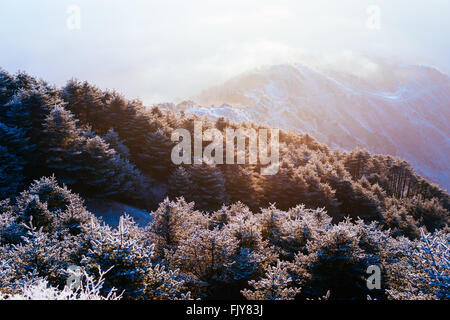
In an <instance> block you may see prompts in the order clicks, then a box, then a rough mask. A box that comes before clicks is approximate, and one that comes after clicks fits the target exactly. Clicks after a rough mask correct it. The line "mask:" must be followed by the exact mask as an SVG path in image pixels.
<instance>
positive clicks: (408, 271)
mask: <svg viewBox="0 0 450 320" xmlns="http://www.w3.org/2000/svg"><path fill="white" fill-rule="evenodd" d="M421 237H422V238H421V240H420V241H417V242H416V243H414V244H413V245H411V246H406V247H405V249H406V250H404V251H403V254H404V255H403V256H402V257H400V259H398V260H397V262H395V263H392V264H389V265H387V272H388V290H387V292H388V294H389V297H390V298H392V299H398V300H435V299H441V300H448V299H450V294H449V292H450V271H449V270H450V263H449V256H450V254H449V246H448V245H449V242H450V236H449V234H448V233H443V232H441V231H439V232H436V233H434V234H432V233H424V232H423V231H422V232H421Z"/></svg>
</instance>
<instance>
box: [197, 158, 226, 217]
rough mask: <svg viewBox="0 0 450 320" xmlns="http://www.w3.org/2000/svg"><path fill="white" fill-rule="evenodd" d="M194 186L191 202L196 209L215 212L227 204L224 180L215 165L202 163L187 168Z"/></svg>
mask: <svg viewBox="0 0 450 320" xmlns="http://www.w3.org/2000/svg"><path fill="white" fill-rule="evenodd" d="M189 173H190V174H191V177H192V183H193V186H194V190H193V194H192V200H193V201H194V202H195V204H196V207H198V208H200V209H204V210H215V209H218V208H219V207H221V206H222V205H223V204H224V203H225V202H227V198H226V194H225V179H224V177H223V174H222V171H221V170H220V169H219V168H218V167H217V166H215V165H209V164H206V163H203V164H201V165H193V166H191V167H190V168H189Z"/></svg>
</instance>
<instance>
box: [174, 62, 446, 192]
mask: <svg viewBox="0 0 450 320" xmlns="http://www.w3.org/2000/svg"><path fill="white" fill-rule="evenodd" d="M375 61H376V62H373V65H374V66H376V68H377V69H376V70H375V71H373V72H369V74H366V75H359V76H358V75H357V74H356V73H357V72H352V71H347V72H343V71H339V70H338V71H336V70H334V69H333V68H331V67H321V68H320V69H319V68H318V67H308V66H305V65H299V64H282V65H275V66H268V67H263V68H259V69H255V70H253V71H249V72H246V73H243V74H241V75H238V76H237V77H234V78H232V79H230V80H228V81H227V82H225V83H224V84H223V85H221V86H216V87H212V88H210V89H207V90H205V91H203V92H202V93H200V94H199V95H198V96H196V97H193V98H192V100H194V101H196V102H198V104H196V103H194V102H192V101H191V102H190V103H189V104H188V105H186V103H181V104H179V105H177V106H176V107H175V109H177V110H182V111H184V112H187V113H196V114H201V115H207V116H209V117H212V118H219V117H226V118H229V119H230V120H232V121H236V122H243V121H249V120H250V121H255V122H257V123H262V124H267V125H271V126H277V127H280V128H281V129H285V130H293V131H297V132H300V133H308V134H311V135H312V136H313V137H314V138H316V139H317V140H318V141H320V142H322V143H326V144H328V145H330V147H332V148H339V149H343V150H350V149H354V148H357V147H364V148H367V149H368V150H369V151H371V152H375V153H387V154H391V155H394V156H398V157H401V158H404V159H406V160H408V161H410V162H412V163H413V165H414V166H415V167H416V169H417V170H418V171H420V172H421V173H423V174H424V175H425V176H427V177H428V178H429V179H431V180H432V181H434V182H436V183H438V184H440V185H441V186H442V187H444V188H446V189H447V190H449V189H450V188H449V187H450V165H449V164H448V163H447V161H446V160H447V159H448V158H449V157H450V130H449V129H448V128H450V121H449V119H450V108H449V107H450V104H449V101H450V90H449V89H450V78H449V77H448V75H446V74H444V73H442V72H440V71H439V70H438V69H436V68H433V67H426V66H414V65H400V64H392V63H388V62H386V61H382V60H375Z"/></svg>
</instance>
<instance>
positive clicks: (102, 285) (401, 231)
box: [0, 70, 450, 300]
mask: <svg viewBox="0 0 450 320" xmlns="http://www.w3.org/2000/svg"><path fill="white" fill-rule="evenodd" d="M188 105H189V103H187V106H188ZM171 109H172V107H170V106H169V108H168V107H167V106H160V107H156V106H155V107H151V108H149V107H146V106H144V105H143V104H142V102H141V101H139V100H129V99H126V98H125V97H123V96H122V95H121V94H119V93H118V92H116V91H107V90H106V91H105V90H100V89H99V88H97V87H96V86H94V85H92V84H89V83H87V82H80V81H78V80H75V79H72V80H70V81H68V83H67V84H66V85H65V86H64V87H62V88H56V87H54V86H52V85H50V84H48V83H46V82H45V81H43V80H39V79H36V78H34V77H32V76H30V75H28V74H26V73H24V72H21V73H18V74H15V75H11V74H9V73H8V72H6V71H3V70H0V151H1V153H0V177H1V179H0V299H36V298H39V297H40V298H43V297H45V298H49V297H52V298H53V299H55V298H61V299H69V298H70V299H127V300H141V299H148V300H179V299H182V300H185V299H213V300H217V299H249V300H291V299H298V300H302V299H319V298H320V299H323V298H325V299H367V297H368V296H370V297H371V298H376V299H449V292H450V291H449V282H448V279H449V270H450V268H449V266H448V264H449V262H448V261H449V257H448V242H449V233H448V231H449V227H448V226H449V222H450V214H449V210H450V196H449V194H448V193H447V192H446V191H445V190H443V189H442V188H440V187H439V186H438V185H436V184H433V183H431V182H430V181H429V180H427V179H426V178H423V177H422V176H421V175H420V174H419V173H417V172H416V171H415V170H414V168H413V167H412V166H411V165H410V164H409V163H408V162H407V161H404V160H402V159H400V158H396V157H393V156H390V155H382V154H371V153H370V152H368V151H367V150H364V149H355V150H352V151H348V152H344V151H342V150H332V149H331V148H330V147H329V146H327V145H326V144H323V143H319V142H318V141H317V140H315V139H313V138H312V137H311V136H310V135H308V134H302V133H298V132H289V131H283V130H281V131H280V134H279V144H280V150H279V151H280V162H281V163H280V170H279V171H278V173H277V174H274V175H269V176H264V175H261V173H260V172H261V171H260V169H261V167H262V164H257V165H249V164H246V165H221V164H213V163H206V162H205V163H203V164H195V165H189V164H183V165H179V166H176V165H175V164H174V163H173V162H172V161H171V152H172V149H173V147H174V145H175V142H173V141H171V136H172V133H173V132H174V131H175V130H177V129H180V128H183V129H186V130H187V132H189V133H190V134H191V137H192V136H194V124H195V122H196V121H202V123H203V125H204V127H208V128H215V129H217V130H218V131H220V132H222V133H223V132H224V130H225V129H226V128H234V129H237V128H240V127H242V126H244V127H246V128H253V129H255V130H258V129H264V128H265V129H267V127H266V126H262V125H261V124H257V123H254V122H247V123H240V124H238V123H234V122H231V121H229V120H227V119H225V118H219V119H217V120H215V121H213V120H212V119H211V118H210V117H206V116H205V117H203V116H199V115H196V114H195V113H194V114H189V113H188V112H184V113H182V112H178V111H173V110H171ZM225 109H226V110H229V109H228V108H225ZM203 147H205V146H203ZM124 211H125V212H124ZM126 211H128V213H129V214H125V213H126ZM122 214H123V215H122ZM119 216H120V217H119ZM105 222H106V223H105ZM73 266H76V268H79V269H80V270H81V276H80V279H79V280H80V282H81V283H83V286H81V287H76V288H75V287H73V286H72V285H71V284H68V279H71V278H72V276H73V271H72V272H71V271H68V268H70V267H73ZM371 266H378V268H379V269H380V272H381V271H382V278H383V285H382V286H380V287H377V288H375V289H374V288H370V287H369V286H367V283H366V277H367V270H368V268H369V267H371Z"/></svg>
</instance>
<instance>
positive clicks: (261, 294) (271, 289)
mask: <svg viewBox="0 0 450 320" xmlns="http://www.w3.org/2000/svg"><path fill="white" fill-rule="evenodd" d="M249 285H250V286H252V287H253V288H254V289H253V290H249V289H245V290H243V291H242V294H243V295H244V297H245V298H246V299H247V300H294V298H295V296H296V295H297V294H298V293H300V291H301V289H300V288H298V287H295V286H293V281H292V278H291V277H290V276H289V272H288V268H287V267H286V266H283V264H282V263H281V262H280V261H278V262H277V265H276V266H268V267H267V271H266V274H265V276H264V277H263V278H262V279H260V280H258V281H256V280H252V281H249Z"/></svg>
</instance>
